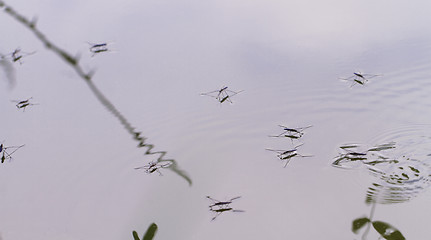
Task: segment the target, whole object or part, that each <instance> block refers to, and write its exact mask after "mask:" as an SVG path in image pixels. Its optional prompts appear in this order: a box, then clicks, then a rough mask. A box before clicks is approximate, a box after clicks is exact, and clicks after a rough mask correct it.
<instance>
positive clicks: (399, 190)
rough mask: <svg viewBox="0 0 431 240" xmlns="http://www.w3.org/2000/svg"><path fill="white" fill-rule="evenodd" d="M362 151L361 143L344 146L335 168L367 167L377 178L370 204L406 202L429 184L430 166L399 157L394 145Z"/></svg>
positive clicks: (369, 191)
mask: <svg viewBox="0 0 431 240" xmlns="http://www.w3.org/2000/svg"><path fill="white" fill-rule="evenodd" d="M361 148H362V149H361ZM363 149H364V146H363V145H359V144H348V145H343V146H341V147H340V150H341V153H340V154H339V155H338V156H337V157H335V159H334V161H333V163H332V165H333V166H335V167H340V168H345V169H353V168H360V167H365V168H366V170H367V171H368V172H369V173H370V174H371V175H372V176H373V177H374V183H373V184H372V186H371V187H369V188H368V192H367V198H366V202H367V203H374V202H377V203H382V204H386V203H398V202H405V201H408V200H410V199H411V198H412V197H414V196H416V195H417V194H419V193H420V192H422V191H423V190H425V189H426V188H427V187H428V186H429V185H430V183H431V168H430V166H429V165H428V164H427V163H426V162H424V161H423V160H419V159H412V158H410V157H406V155H405V154H403V155H401V156H400V155H399V151H396V150H397V145H396V144H395V142H391V143H384V144H380V145H375V146H373V147H370V148H365V149H366V150H363Z"/></svg>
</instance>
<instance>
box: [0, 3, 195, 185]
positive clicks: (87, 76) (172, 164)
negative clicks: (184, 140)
mask: <svg viewBox="0 0 431 240" xmlns="http://www.w3.org/2000/svg"><path fill="white" fill-rule="evenodd" d="M0 6H1V7H3V6H4V7H5V9H4V11H5V12H6V13H8V14H9V15H10V16H12V17H13V18H14V19H15V20H17V21H19V22H20V23H22V24H23V25H24V26H26V27H27V28H28V29H29V30H30V31H32V32H33V33H34V34H35V35H36V37H37V38H38V39H39V40H40V41H41V42H42V43H44V44H45V47H46V48H48V49H49V50H51V51H53V52H55V53H56V54H58V55H59V56H60V58H62V59H63V60H65V61H66V62H67V63H68V64H69V65H71V66H72V68H73V69H74V70H75V71H76V73H77V74H78V75H79V76H80V77H81V78H82V79H83V80H85V82H86V83H87V85H88V87H89V88H90V89H91V91H92V92H93V94H94V95H95V96H96V97H97V99H98V100H99V101H100V102H101V103H102V105H103V106H104V107H105V108H106V109H107V110H108V111H110V112H111V113H112V114H113V115H114V116H115V117H116V118H117V119H118V120H119V121H120V123H121V124H122V125H123V127H124V128H125V129H126V130H127V132H128V133H129V134H130V135H132V137H133V139H134V140H136V141H138V143H139V144H138V147H146V148H147V150H146V152H145V154H146V155H152V154H158V155H159V157H158V159H157V162H159V163H161V162H163V163H165V164H161V165H158V166H166V168H169V169H170V170H172V171H173V172H175V173H177V174H178V175H179V176H181V177H182V178H184V179H185V180H186V181H187V182H188V183H189V185H191V184H192V181H191V179H190V177H189V176H188V175H187V174H186V173H185V172H184V171H183V170H181V169H179V168H178V165H177V163H176V161H175V160H173V159H164V156H165V154H166V152H165V151H157V152H153V151H152V149H153V148H154V145H152V144H148V143H145V138H144V137H142V136H141V134H142V133H141V132H138V131H135V128H134V127H132V125H131V124H130V123H129V121H128V120H127V119H126V118H125V117H124V116H123V115H122V114H121V113H120V111H118V110H117V109H116V107H115V106H114V105H113V104H112V103H111V101H109V99H108V98H107V97H106V96H105V95H104V94H103V93H102V92H101V91H100V90H99V89H98V88H97V87H96V85H95V84H94V83H93V81H92V76H93V74H94V72H88V73H86V72H85V71H84V70H83V68H82V67H81V65H80V64H79V59H78V58H76V57H73V56H72V55H71V54H69V53H68V52H66V51H65V50H63V49H61V48H60V47H58V46H57V45H55V44H54V43H53V42H51V41H50V40H48V38H47V37H46V36H45V35H44V34H43V33H42V32H41V31H39V30H38V29H37V28H36V21H35V20H34V21H29V20H28V19H27V18H26V17H24V16H22V15H20V14H19V13H18V12H16V11H15V10H14V9H12V8H11V7H9V6H7V5H6V4H4V2H3V1H0ZM106 45H107V44H106V43H103V44H96V45H95V46H93V47H94V48H93V47H92V48H90V50H93V51H92V52H93V54H96V53H99V52H104V51H107V50H108V49H107V47H106ZM18 54H20V50H19V49H17V50H15V51H14V53H13V54H12V57H14V59H13V60H14V62H15V61H18V60H20V59H21V57H22V55H18ZM20 103H21V105H18V104H19V103H18V104H17V107H18V108H23V109H25V107H27V106H29V105H30V102H29V99H27V100H25V101H21V102H20ZM168 165H169V166H168ZM153 169H154V170H152V171H151V173H152V172H154V171H156V170H158V168H154V167H153Z"/></svg>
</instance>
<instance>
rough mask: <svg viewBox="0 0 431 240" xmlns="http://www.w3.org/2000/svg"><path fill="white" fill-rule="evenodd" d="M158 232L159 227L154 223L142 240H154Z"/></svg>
mask: <svg viewBox="0 0 431 240" xmlns="http://www.w3.org/2000/svg"><path fill="white" fill-rule="evenodd" d="M156 232H157V225H156V224H155V223H152V224H151V225H150V226H149V227H148V229H147V232H146V233H145V235H144V238H143V239H142V240H152V239H153V238H154V235H156Z"/></svg>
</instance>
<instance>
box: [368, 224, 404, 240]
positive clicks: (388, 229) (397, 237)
mask: <svg viewBox="0 0 431 240" xmlns="http://www.w3.org/2000/svg"><path fill="white" fill-rule="evenodd" d="M373 227H374V229H376V231H377V232H379V233H380V235H381V236H382V237H383V238H384V239H387V240H405V239H406V238H405V237H404V236H403V235H402V234H401V232H400V231H399V230H398V229H396V228H394V227H392V226H391V225H389V224H388V223H385V222H381V221H374V222H373Z"/></svg>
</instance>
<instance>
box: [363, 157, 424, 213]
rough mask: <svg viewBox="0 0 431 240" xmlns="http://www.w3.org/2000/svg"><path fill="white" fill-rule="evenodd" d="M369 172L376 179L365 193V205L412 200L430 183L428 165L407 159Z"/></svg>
mask: <svg viewBox="0 0 431 240" xmlns="http://www.w3.org/2000/svg"><path fill="white" fill-rule="evenodd" d="M370 172H371V173H372V174H373V175H374V176H375V177H376V178H377V179H378V180H377V181H375V182H374V183H373V184H372V186H371V187H369V188H368V191H367V198H366V202H367V203H373V202H377V203H381V204H387V203H400V202H406V201H409V200H410V199H412V198H414V197H415V196H417V195H418V194H420V193H421V192H423V191H424V190H425V189H427V188H428V187H429V185H430V183H431V175H430V174H431V168H430V166H429V165H428V164H426V163H424V162H422V161H420V160H416V159H409V158H402V159H401V160H399V161H398V162H395V161H392V162H388V163H387V164H384V165H379V166H377V167H375V168H370Z"/></svg>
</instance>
